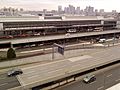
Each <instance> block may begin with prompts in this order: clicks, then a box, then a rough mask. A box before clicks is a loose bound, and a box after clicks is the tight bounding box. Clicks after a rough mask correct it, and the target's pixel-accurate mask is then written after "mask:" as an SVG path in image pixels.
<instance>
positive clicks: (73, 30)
mask: <svg viewBox="0 0 120 90" xmlns="http://www.w3.org/2000/svg"><path fill="white" fill-rule="evenodd" d="M67 32H68V33H75V32H77V31H76V29H69V30H68V31H67Z"/></svg>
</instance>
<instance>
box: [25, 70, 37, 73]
mask: <svg viewBox="0 0 120 90" xmlns="http://www.w3.org/2000/svg"><path fill="white" fill-rule="evenodd" d="M35 72H36V71H35V70H34V71H30V72H27V73H26V72H25V73H24V74H30V73H35Z"/></svg>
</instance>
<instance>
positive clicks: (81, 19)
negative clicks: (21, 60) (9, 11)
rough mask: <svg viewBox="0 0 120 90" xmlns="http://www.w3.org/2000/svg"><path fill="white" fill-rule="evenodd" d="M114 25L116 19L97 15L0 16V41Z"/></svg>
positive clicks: (114, 26)
mask: <svg viewBox="0 0 120 90" xmlns="http://www.w3.org/2000/svg"><path fill="white" fill-rule="evenodd" d="M116 25H117V21H116V20H115V19H113V18H109V19H106V18H103V17H99V16H22V17H21V16H20V17H19V16H18V17H4V16H3V17H0V41H1V42H2V41H3V40H6V42H7V41H8V39H9V40H11V39H12V40H14V39H25V38H28V37H30V38H34V37H41V36H42V37H43V36H55V35H69V34H68V33H70V34H73V33H74V34H75V33H85V32H101V31H108V30H115V29H116V27H117V26H116ZM71 38H72V37H71ZM78 38H79V37H78ZM62 39H63V38H62ZM59 40H60V39H59ZM38 41H39V40H37V42H38ZM46 41H49V40H46ZM6 42H5V43H6ZM30 42H36V41H34V40H33V41H30ZM7 43H8V42H7ZM20 43H23V42H20ZM24 43H25V42H24ZM17 44H19V43H17ZM15 46H16V45H15Z"/></svg>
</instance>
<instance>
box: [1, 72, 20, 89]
mask: <svg viewBox="0 0 120 90" xmlns="http://www.w3.org/2000/svg"><path fill="white" fill-rule="evenodd" d="M17 86H20V83H19V82H18V80H17V78H16V77H8V76H7V73H4V74H0V90H7V89H10V88H13V87H17Z"/></svg>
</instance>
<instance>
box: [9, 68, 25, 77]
mask: <svg viewBox="0 0 120 90" xmlns="http://www.w3.org/2000/svg"><path fill="white" fill-rule="evenodd" d="M22 73H23V71H22V70H21V69H13V70H10V71H8V73H7V75H8V76H9V77H11V76H16V75H19V74H22Z"/></svg>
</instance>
